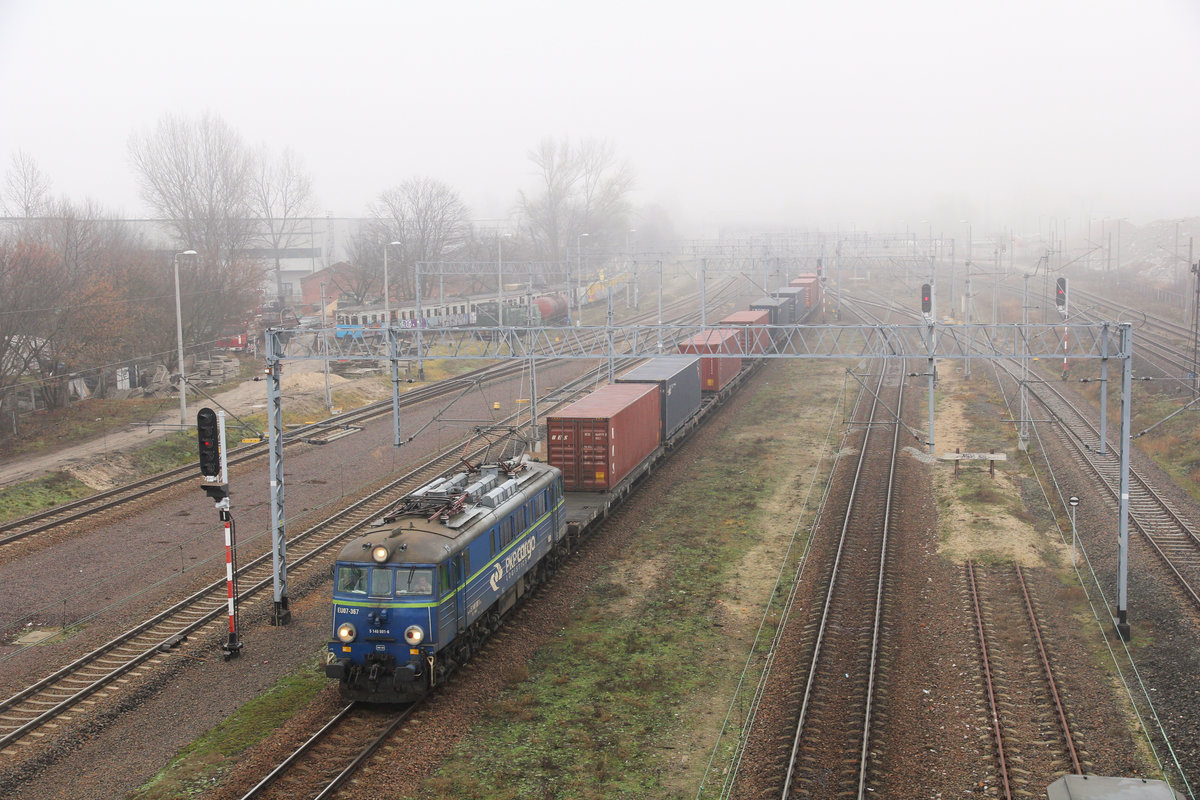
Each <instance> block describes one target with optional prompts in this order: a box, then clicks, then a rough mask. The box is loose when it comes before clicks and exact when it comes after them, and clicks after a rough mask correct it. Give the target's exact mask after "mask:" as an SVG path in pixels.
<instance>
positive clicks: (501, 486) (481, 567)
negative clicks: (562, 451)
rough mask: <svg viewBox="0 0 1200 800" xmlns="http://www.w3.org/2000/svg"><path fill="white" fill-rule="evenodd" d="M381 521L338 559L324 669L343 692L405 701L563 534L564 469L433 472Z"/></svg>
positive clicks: (496, 615)
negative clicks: (441, 475) (439, 475)
mask: <svg viewBox="0 0 1200 800" xmlns="http://www.w3.org/2000/svg"><path fill="white" fill-rule="evenodd" d="M384 525H385V526H384V527H381V528H379V529H377V530H375V531H373V532H371V533H368V534H365V535H363V536H360V537H357V538H356V539H354V540H352V541H351V542H349V543H348V544H346V546H345V547H343V548H342V552H341V554H340V555H339V557H338V560H337V566H336V575H335V578H334V590H333V640H332V641H330V643H329V652H328V654H327V657H326V665H325V674H326V675H328V676H329V677H331V678H336V679H337V680H338V681H339V684H340V690H341V693H342V695H343V696H345V697H347V698H349V699H354V700H367V701H372V702H390V703H395V702H408V701H412V700H415V699H417V698H418V697H420V696H421V695H423V694H424V693H425V692H427V691H428V690H429V689H430V688H432V687H433V686H435V685H437V684H438V683H439V682H440V681H441V679H442V677H443V676H444V675H445V674H446V673H447V672H448V671H450V670H452V669H453V668H454V667H455V666H457V665H458V664H461V663H463V662H464V661H466V660H467V659H468V658H470V656H471V653H472V652H473V651H474V650H475V649H477V648H478V647H479V645H480V644H482V642H483V640H484V639H486V638H487V636H488V635H489V634H490V633H491V632H492V631H493V630H494V629H495V628H496V627H497V626H498V625H499V624H500V618H501V616H502V615H503V614H504V612H506V611H507V610H508V609H509V608H511V607H512V606H513V605H514V604H515V603H516V602H517V600H518V599H519V598H520V597H521V596H522V595H523V594H524V593H525V592H526V591H528V590H529V589H530V588H531V587H532V586H533V585H535V584H536V583H537V582H538V581H540V580H541V578H542V572H543V569H544V566H545V563H546V559H547V556H550V555H551V554H552V553H555V552H557V551H558V549H559V548H558V547H557V546H558V545H559V544H560V543H561V542H562V539H563V537H564V536H565V535H566V513H565V510H564V507H563V483H562V473H561V472H560V471H559V470H558V469H556V468H555V467H551V466H549V465H547V464H542V463H539V462H533V461H527V460H512V461H506V462H502V463H500V464H495V465H487V466H483V467H480V468H477V469H472V470H469V471H464V472H459V473H457V474H455V475H453V476H451V477H449V478H438V479H437V480H435V481H433V482H431V483H429V484H427V485H425V486H423V487H421V488H420V489H418V490H416V491H415V492H413V493H412V494H410V495H408V496H407V497H405V498H404V499H403V500H402V501H401V503H400V504H399V505H398V507H397V508H396V510H395V511H393V512H392V513H390V514H388V516H387V517H386V518H385V521H384Z"/></svg>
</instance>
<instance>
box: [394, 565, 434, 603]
mask: <svg viewBox="0 0 1200 800" xmlns="http://www.w3.org/2000/svg"><path fill="white" fill-rule="evenodd" d="M396 594H400V595H421V596H428V595H431V594H433V570H432V569H426V568H420V569H418V568H417V567H408V568H404V567H401V568H400V569H399V570H397V571H396Z"/></svg>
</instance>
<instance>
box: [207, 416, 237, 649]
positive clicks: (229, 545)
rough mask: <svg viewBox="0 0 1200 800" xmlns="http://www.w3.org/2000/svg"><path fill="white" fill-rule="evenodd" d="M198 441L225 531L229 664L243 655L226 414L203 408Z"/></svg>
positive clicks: (208, 480) (226, 646)
mask: <svg viewBox="0 0 1200 800" xmlns="http://www.w3.org/2000/svg"><path fill="white" fill-rule="evenodd" d="M196 439H197V442H198V444H199V446H200V474H201V475H203V476H204V482H203V483H201V484H200V488H201V490H203V491H204V493H205V494H206V495H208V496H209V497H211V498H212V500H213V505H214V507H215V508H216V509H217V511H218V512H219V513H220V517H221V524H222V525H223V526H224V528H225V585H226V594H227V597H228V599H227V603H228V606H229V639H228V641H226V642H225V643H224V644H222V645H221V652H222V653H223V654H224V657H225V660H226V661H228V660H229V659H231V658H237V657H238V656H239V655H241V652H242V639H241V635H240V634H239V633H238V589H237V538H236V535H235V533H234V526H233V515H232V514H231V513H229V507H230V506H229V463H228V461H227V460H226V457H225V412H224V411H219V412H214V411H213V410H212V409H211V408H202V409H200V411H199V413H197V414H196Z"/></svg>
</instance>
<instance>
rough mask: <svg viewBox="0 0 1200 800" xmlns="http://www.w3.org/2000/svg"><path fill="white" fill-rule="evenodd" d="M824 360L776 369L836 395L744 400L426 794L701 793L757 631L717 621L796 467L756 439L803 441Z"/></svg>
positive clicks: (836, 383)
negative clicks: (808, 400) (732, 421)
mask: <svg viewBox="0 0 1200 800" xmlns="http://www.w3.org/2000/svg"><path fill="white" fill-rule="evenodd" d="M822 366H823V368H817V369H814V368H813V367H812V365H804V366H798V365H797V366H791V365H789V366H788V367H786V368H783V369H781V370H780V372H781V374H784V375H788V376H792V375H796V374H804V375H812V374H813V373H818V372H820V373H823V374H824V375H825V376H829V377H831V380H830V381H829V382H828V383H829V384H832V388H828V389H823V388H822V387H820V386H819V385H818V382H816V381H811V380H810V381H809V382H808V383H807V385H806V386H805V387H804V388H803V389H798V388H797V387H798V386H800V385H801V384H802V383H804V382H802V381H798V380H797V381H793V380H780V381H775V380H773V381H771V383H770V385H769V386H761V387H760V389H759V391H758V392H757V393H756V394H755V395H754V396H752V397H750V398H749V401H748V403H747V408H745V409H744V410H743V411H742V412H741V413H740V414H739V423H738V424H737V425H731V426H729V428H728V429H727V430H726V431H724V432H723V433H722V434H721V437H720V441H719V442H718V443H717V444H716V445H715V450H716V452H719V453H720V457H719V458H717V457H709V458H705V459H702V460H699V461H698V462H697V465H696V467H694V468H693V470H692V473H691V474H690V475H689V476H688V479H687V480H686V481H684V482H682V483H680V484H678V485H676V486H673V487H672V489H671V491H670V492H669V493H668V494H664V495H663V496H662V497H661V502H660V503H659V505H658V507H657V508H656V509H655V511H654V512H653V513H652V514H650V515H649V516H647V517H646V518H645V519H644V520H643V521H642V523H641V526H640V531H639V534H638V536H637V537H636V538H634V539H633V540H632V541H631V543H630V545H629V546H628V548H627V550H626V551H625V552H624V553H623V554H622V558H621V559H620V560H619V561H618V562H616V563H614V564H613V565H612V566H613V569H612V570H610V571H609V573H608V576H607V577H606V578H603V579H600V580H597V581H596V582H595V583H594V584H593V585H592V586H590V587H589V588H588V589H587V590H586V592H584V593H583V595H582V596H581V597H580V599H579V601H578V603H577V605H576V606H575V609H574V611H573V613H572V618H571V620H570V622H569V623H568V624H567V625H566V627H564V629H563V630H562V631H561V632H560V633H559V634H558V636H557V637H556V638H555V639H554V640H553V641H552V642H551V643H550V644H548V645H547V646H545V647H543V648H542V649H541V650H540V651H539V652H538V654H537V655H536V656H535V658H534V659H533V660H532V662H531V665H530V669H529V673H528V678H527V679H520V680H519V681H518V682H515V683H511V685H510V688H509V689H508V690H507V691H506V692H504V693H503V694H502V695H501V696H500V697H499V698H497V700H496V701H495V703H494V704H493V705H492V706H491V707H490V708H489V709H488V710H487V711H486V712H485V714H484V718H483V720H482V721H481V722H480V723H479V724H478V725H477V726H476V727H475V728H474V729H473V730H472V731H471V732H470V733H469V734H468V735H467V736H466V737H465V739H464V741H463V742H462V743H461V744H460V746H459V748H458V750H457V752H456V754H455V755H454V756H452V757H450V758H448V759H447V761H446V762H445V764H444V765H443V767H442V769H441V770H440V771H439V772H438V774H437V775H436V776H434V777H432V778H431V779H430V780H429V781H427V782H426V784H425V786H424V787H422V788H421V789H420V795H421V796H423V797H425V796H430V797H434V798H438V800H442V798H447V799H448V798H480V799H482V798H489V800H491V799H492V798H505V797H512V798H530V797H538V798H611V797H629V798H674V797H680V798H683V797H688V798H690V797H693V796H694V795H695V786H696V785H697V782H698V780H699V777H700V775H701V773H702V772H703V769H704V765H705V762H706V760H707V752H703V753H700V752H694V750H695V749H696V748H697V747H701V748H707V747H711V745H712V742H713V741H715V739H716V732H717V731H716V729H717V727H718V726H719V725H720V719H721V716H722V715H723V709H724V708H725V707H726V705H727V704H728V702H729V700H730V698H731V697H732V695H733V692H734V683H735V681H736V679H737V676H738V674H739V673H740V670H741V667H742V665H743V664H744V661H745V658H746V656H747V653H748V647H749V643H750V639H751V637H752V635H753V633H752V630H751V631H749V632H747V631H740V630H739V631H733V630H731V629H730V628H728V627H726V622H727V618H726V616H725V612H724V611H723V605H724V604H725V603H728V602H730V592H731V586H735V585H739V584H740V582H741V581H745V580H746V578H745V576H743V575H740V574H739V570H740V567H741V565H742V563H743V561H744V559H746V558H747V557H748V554H749V553H751V552H752V551H754V550H755V548H757V547H760V546H762V544H763V539H764V536H765V535H766V533H765V532H766V531H767V530H768V528H767V522H768V521H767V520H765V519H764V518H765V516H766V514H765V512H764V504H765V502H766V501H767V500H768V499H769V498H771V497H773V496H777V495H778V494H779V493H780V492H786V491H788V490H789V489H790V487H791V484H792V482H793V481H795V479H796V471H795V469H791V470H789V469H785V468H782V466H781V465H780V464H779V463H778V462H776V461H775V460H774V459H767V458H760V457H759V456H758V455H757V454H756V451H755V449H754V448H753V447H751V446H749V445H752V444H753V442H755V441H756V440H759V439H762V438H764V437H770V438H772V439H773V440H774V442H775V444H779V443H780V442H781V441H785V440H789V439H790V440H792V441H793V442H795V441H799V440H802V439H804V437H805V436H811V434H809V433H807V432H804V431H803V426H802V425H799V424H798V422H797V410H798V407H799V404H798V401H797V399H796V396H797V392H802V393H804V392H807V393H811V392H813V391H814V390H819V391H826V392H827V393H826V394H825V395H824V396H823V397H822V400H821V402H826V401H830V398H834V399H836V396H837V393H838V392H839V391H840V374H841V372H842V369H843V368H842V367H840V366H834V365H822ZM793 370H795V372H793ZM805 416H808V417H809V418H810V419H811V420H812V423H811V424H812V425H813V427H814V428H817V427H821V426H823V425H824V424H825V418H824V415H823V414H822V413H821V412H820V411H814V412H813V413H811V414H809V415H805ZM806 424H807V423H806ZM821 433H822V434H823V433H824V428H823V427H822V428H821ZM806 441H808V442H810V444H808V447H810V448H811V438H809V439H807V440H806ZM774 523H775V524H776V526H777V527H778V525H779V523H780V521H779V520H774ZM786 527H787V532H788V533H790V530H791V527H790V523H789V524H787V526H786ZM776 535H778V534H776ZM651 565H652V568H650V567H651ZM648 573H649V574H648ZM773 575H774V569H772V571H771V576H772V578H771V580H773ZM738 594H739V595H744V593H743V592H741V591H739V592H738ZM761 595H762V596H760V597H756V598H753V599H748V598H744V596H743V597H739V599H746V601H747V602H748V603H749V604H750V605H751V606H753V605H757V608H758V610H757V611H753V612H747V613H748V615H752V616H753V618H754V619H755V621H757V619H758V615H759V614H761V613H762V607H763V604H765V603H767V602H770V601H771V596H770V592H769V590H766V589H763V590H762V591H761ZM506 678H508V679H509V680H510V681H512V680H514V679H518V678H520V676H519V675H512V676H506ZM716 708H720V709H722V713H721V714H717V717H716V720H715V721H713V720H712V719H711V718H709V717H708V715H709V714H711V712H712V711H713V710H714V709H716ZM698 731H704V732H701V733H698Z"/></svg>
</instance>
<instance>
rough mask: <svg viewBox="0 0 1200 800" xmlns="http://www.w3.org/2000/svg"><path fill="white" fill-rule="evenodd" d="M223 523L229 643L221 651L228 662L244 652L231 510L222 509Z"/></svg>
mask: <svg viewBox="0 0 1200 800" xmlns="http://www.w3.org/2000/svg"><path fill="white" fill-rule="evenodd" d="M221 522H223V523H224V524H225V586H226V590H225V594H226V598H227V601H226V602H227V604H228V606H229V641H228V642H226V643H225V644H223V645H222V646H221V650H222V652H224V654H225V660H226V661H228V660H229V659H231V658H236V657H237V656H238V655H239V654H240V653H241V650H242V640H241V638H240V637H239V636H238V626H237V623H238V618H237V596H238V591H237V553H236V550H235V547H234V531H233V515H232V514H230V513H229V509H227V508H223V509H221Z"/></svg>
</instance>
